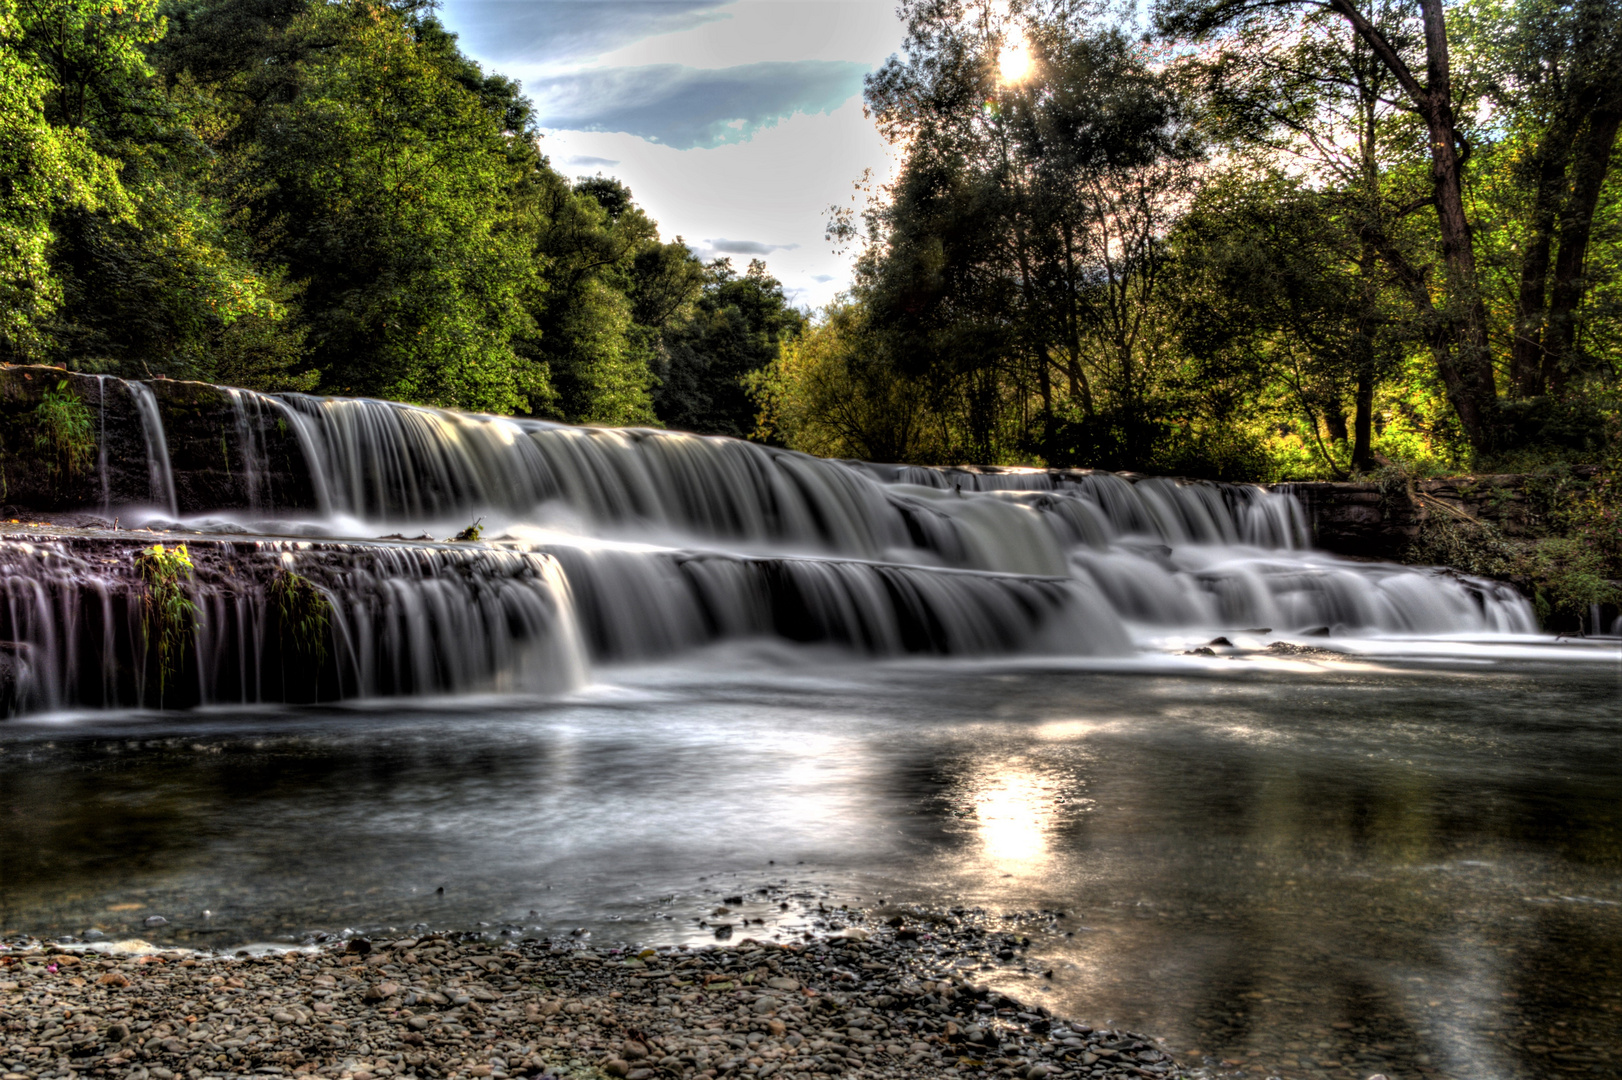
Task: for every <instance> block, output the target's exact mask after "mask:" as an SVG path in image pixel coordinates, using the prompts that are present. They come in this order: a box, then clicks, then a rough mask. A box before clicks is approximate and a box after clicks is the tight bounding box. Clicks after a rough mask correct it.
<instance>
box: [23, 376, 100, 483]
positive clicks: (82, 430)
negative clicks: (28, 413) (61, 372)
mask: <svg viewBox="0 0 1622 1080" xmlns="http://www.w3.org/2000/svg"><path fill="white" fill-rule="evenodd" d="M34 427H35V434H34V449H35V450H39V451H41V452H43V453H46V454H48V455H50V459H49V460H48V461H47V462H46V468H47V469H48V470H50V472H51V473H52V475H54V476H82V475H84V474H85V473H87V472H89V471H90V459H91V457H92V456H93V455H94V454H95V450H96V436H95V428H94V426H93V425H92V423H91V420H90V410H89V408H87V407H86V406H85V403H84V402H83V401H80V400H79V395H78V394H76V393H75V392H74V391H73V390H72V389H70V388H69V387H68V381H67V380H66V379H63V380H61V381H60V382H58V383H57V384H56V389H54V390H47V391H45V396H44V398H42V399H41V400H40V403H39V404H38V405H36V406H35V407H34Z"/></svg>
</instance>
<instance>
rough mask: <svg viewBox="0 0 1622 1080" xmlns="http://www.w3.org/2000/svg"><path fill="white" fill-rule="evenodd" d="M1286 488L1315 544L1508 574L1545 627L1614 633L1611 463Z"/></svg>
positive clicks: (1621, 527)
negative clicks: (1298, 505) (1303, 515)
mask: <svg viewBox="0 0 1622 1080" xmlns="http://www.w3.org/2000/svg"><path fill="white" fill-rule="evenodd" d="M1279 487H1280V489H1281V490H1286V491H1290V492H1291V493H1293V494H1294V495H1295V496H1296V497H1297V498H1298V499H1300V500H1301V502H1302V505H1303V506H1304V507H1305V508H1306V512H1307V517H1308V520H1309V522H1310V524H1311V527H1312V532H1313V537H1314V540H1315V542H1316V543H1317V544H1318V545H1319V546H1320V547H1323V548H1325V549H1327V550H1330V551H1333V552H1336V553H1338V554H1342V555H1351V556H1355V557H1366V558H1382V559H1394V560H1397V561H1399V562H1405V563H1409V564H1413V565H1428V566H1450V567H1453V568H1454V569H1457V570H1460V571H1462V572H1464V573H1467V574H1474V575H1478V576H1480V577H1487V578H1493V579H1496V580H1499V581H1507V582H1509V583H1511V584H1513V585H1514V586H1515V587H1516V588H1517V589H1519V590H1520V591H1521V592H1522V593H1524V594H1525V595H1526V596H1527V597H1528V598H1529V599H1531V601H1532V603H1533V606H1534V607H1535V608H1536V609H1537V613H1538V618H1539V620H1540V621H1541V622H1542V624H1543V625H1544V627H1545V628H1547V629H1549V630H1553V631H1556V632H1561V633H1587V634H1603V633H1618V632H1619V630H1618V626H1617V622H1618V619H1619V617H1622V609H1619V605H1622V468H1619V466H1618V465H1617V464H1615V463H1612V464H1610V465H1587V466H1581V465H1579V466H1570V465H1563V466H1558V467H1552V468H1547V469H1544V470H1541V471H1537V472H1530V473H1506V474H1487V475H1475V476H1450V477H1418V476H1415V475H1413V474H1411V473H1409V472H1407V471H1405V470H1403V469H1400V468H1388V469H1384V470H1382V471H1381V472H1380V473H1378V474H1376V475H1374V476H1372V477H1370V478H1369V479H1367V480H1364V481H1359V482H1348V483H1331V482H1322V483H1297V484H1281V485H1279Z"/></svg>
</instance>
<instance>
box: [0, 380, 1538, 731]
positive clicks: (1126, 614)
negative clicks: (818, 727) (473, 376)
mask: <svg viewBox="0 0 1622 1080" xmlns="http://www.w3.org/2000/svg"><path fill="white" fill-rule="evenodd" d="M90 385H93V386H95V387H96V388H97V390H98V391H99V392H98V395H97V396H98V399H99V402H100V415H99V418H98V421H97V424H98V433H99V442H100V445H99V447H98V461H99V463H100V466H99V467H100V473H101V475H100V477H99V478H97V479H98V480H99V484H98V487H97V493H96V494H97V496H99V501H100V505H101V507H102V508H104V509H105V508H107V507H109V506H112V507H118V506H120V505H122V502H129V503H141V502H147V503H149V504H153V505H156V506H158V507H159V508H161V509H162V510H163V511H164V513H165V515H166V516H165V517H164V518H162V519H159V520H157V521H155V522H154V524H157V525H159V526H161V527H163V528H174V529H179V530H181V531H182V532H186V533H189V534H190V536H189V537H179V538H183V539H190V540H191V542H192V546H193V550H194V553H195V554H196V555H197V558H198V564H197V565H198V570H197V575H196V578H195V580H194V581H192V582H191V583H190V584H189V585H188V590H189V592H188V595H190V596H192V598H193V600H194V602H195V603H196V605H197V608H198V618H197V620H196V624H195V627H194V633H193V643H192V647H191V648H189V649H188V650H187V655H186V659H185V663H184V666H183V668H182V670H179V671H177V672H171V673H167V674H165V675H164V677H163V678H161V679H160V678H159V673H158V672H157V671H156V668H155V666H154V660H153V658H152V654H151V650H149V649H148V648H147V637H146V635H147V632H148V628H147V626H146V625H145V615H144V603H145V600H144V597H145V586H144V585H143V583H142V582H141V580H140V579H139V577H138V576H137V575H136V573H135V570H134V561H133V555H134V552H135V550H136V549H137V546H138V545H136V544H133V543H132V542H131V539H130V538H129V536H128V534H124V533H113V534H100V535H99V536H86V537H83V538H75V539H69V538H45V537H41V538H39V539H37V540H35V541H33V542H19V541H16V540H12V541H8V542H6V543H4V544H0V602H3V604H4V610H3V612H0V682H3V683H4V685H5V686H6V687H8V689H7V690H6V692H5V696H7V697H8V698H9V700H11V701H12V702H13V704H14V705H16V706H17V707H23V708H31V709H39V708H69V707H75V706H93V707H99V706H114V705H130V704H149V705H150V704H158V703H159V698H160V684H161V700H162V703H163V704H164V705H186V704H195V703H220V702H256V701H282V700H292V701H309V700H331V699H337V698H348V697H369V696H379V695H399V694H439V693H463V692H468V691H472V690H480V689H486V690H518V689H528V690H542V691H544V690H555V689H559V688H565V687H568V686H572V685H575V684H576V683H578V682H579V681H581V680H582V679H584V678H586V677H587V675H586V672H587V671H588V669H589V665H590V664H592V663H594V662H598V663H601V662H622V661H635V660H646V659H652V658H659V657H667V656H672V655H676V654H679V653H681V652H682V651H684V650H689V649H692V648H695V647H698V646H702V645H705V644H707V643H712V642H716V641H723V640H730V639H742V638H768V639H777V640H780V641H784V642H791V643H797V644H807V645H827V646H832V647H838V648H842V649H846V650H851V651H854V652H857V653H860V654H863V655H869V656H896V655H906V654H924V655H974V654H995V653H1048V654H1061V655H1062V654H1082V655H1120V654H1125V653H1129V652H1131V651H1132V650H1133V649H1134V648H1135V647H1139V646H1135V645H1134V642H1135V641H1136V642H1138V643H1139V645H1140V646H1141V643H1143V642H1145V641H1153V640H1156V639H1158V638H1162V637H1165V636H1167V635H1171V636H1175V635H1177V634H1183V635H1185V636H1186V635H1188V634H1205V633H1210V634H1217V633H1225V632H1231V631H1235V630H1244V629H1260V628H1267V629H1269V630H1272V631H1274V632H1284V633H1288V632H1299V631H1304V630H1320V629H1321V630H1322V631H1324V632H1328V633H1332V634H1351V635H1370V634H1373V635H1435V634H1460V633H1470V634H1480V633H1528V632H1531V631H1533V630H1534V629H1535V622H1534V620H1533V618H1532V614H1531V609H1530V607H1529V605H1528V604H1527V602H1526V601H1525V600H1524V599H1523V598H1521V597H1520V596H1519V595H1517V594H1516V593H1515V592H1514V590H1513V589H1511V588H1509V587H1508V586H1507V585H1503V584H1501V583H1497V582H1490V581H1484V580H1479V579H1474V578H1469V577H1466V576H1464V575H1461V574H1457V573H1454V572H1452V571H1448V570H1445V569H1430V568H1420V567H1407V566H1397V565H1393V564H1381V563H1367V562H1358V561H1353V560H1348V559H1342V558H1337V557H1334V556H1330V555H1327V554H1324V553H1322V552H1317V551H1314V550H1312V548H1311V546H1310V535H1309V530H1308V527H1307V524H1306V520H1305V517H1304V515H1303V513H1302V509H1301V506H1300V505H1299V504H1298V503H1297V501H1296V500H1295V498H1293V497H1292V496H1290V495H1288V494H1286V493H1283V492H1280V491H1273V490H1268V489H1266V488H1263V487H1260V486H1256V485H1243V484H1217V483H1205V482H1190V481H1180V480H1173V479H1168V478H1159V477H1138V476H1129V475H1116V474H1111V473H1103V472H1091V471H1086V470H1043V469H1003V470H980V469H969V468H925V467H915V466H894V465H875V464H871V463H864V462H854V461H830V460H823V459H818V458H813V457H809V456H807V455H804V454H799V453H795V452H792V451H787V450H781V449H776V448H772V447H766V446H761V445H758V444H754V443H748V442H743V441H739V440H736V439H725V438H706V437H698V436H692V435H685V434H681V433H677V432H667V431H654V430H639V429H599V428H577V427H569V426H567V425H562V424H553V423H546V422H541V421H534V420H522V419H511V418H501V417H488V416H476V415H469V414H463V413H455V412H449V411H446V410H440V409H429V408H420V407H415V406H408V405H400V404H395V403H390V402H381V401H367V400H353V399H342V398H321V397H313V396H310V395H304V394H285V395H265V394H258V393H254V392H251V391H246V390H231V389H223V388H215V387H207V386H203V385H201V384H181V383H156V384H152V385H147V384H143V383H127V384H124V383H120V382H119V380H116V379H110V378H107V377H99V381H98V382H97V383H93V384H90ZM115 385H121V386H124V387H126V388H127V390H128V394H129V399H128V400H129V401H131V402H133V406H132V407H131V408H129V409H128V410H126V412H124V413H121V414H119V416H121V417H123V419H122V420H121V421H120V422H121V423H122V424H123V425H124V429H123V430H122V431H121V432H114V431H113V430H112V427H111V426H110V419H111V418H112V417H113V414H112V413H110V412H109V409H108V401H109V398H108V392H109V391H110V390H111V389H112V387H114V386H115ZM121 400H122V397H121V395H116V394H115V395H114V396H113V401H114V403H115V404H118V403H119V402H120V401H121ZM119 408H124V406H122V405H119ZM115 437H116V438H118V439H122V442H121V443H119V444H118V445H120V446H122V447H125V448H126V449H125V450H124V451H122V452H121V454H120V455H118V456H115V457H114V458H113V459H112V460H109V456H108V446H109V445H112V444H113V443H114V441H115ZM141 446H144V447H145V453H146V462H145V464H146V470H145V477H144V480H145V490H135V487H134V485H136V484H137V483H140V481H139V480H137V475H138V474H137V473H136V471H135V469H133V468H131V467H130V465H132V464H133V463H129V464H125V463H123V462H122V461H121V460H120V459H121V458H123V457H130V456H131V454H130V452H129V451H130V450H134V451H135V453H136V454H138V453H139V450H138V448H139V447H141ZM121 469H122V470H123V471H120V470H121ZM115 475H116V477H117V481H116V483H114V484H113V485H112V486H109V485H110V480H109V478H110V477H114V476H115ZM87 491H88V489H87ZM120 492H122V493H123V494H119V493H120ZM86 498H87V501H89V499H90V498H92V496H89V495H88V494H87V497H86ZM478 518H482V519H484V525H485V530H486V531H485V539H484V540H483V541H482V542H479V543H477V544H466V543H455V544H453V543H439V542H421V540H423V539H426V538H427V537H443V536H446V535H449V534H451V533H454V532H457V531H459V530H461V529H462V528H463V527H465V526H466V525H467V524H468V523H469V522H470V521H473V520H474V519H478ZM385 533H387V534H388V535H386V536H385V535H383V534H385ZM405 536H418V537H419V540H417V541H406V540H404V539H403V538H404V537H405ZM292 537H302V539H291V538H292ZM152 539H156V537H152ZM150 542H151V541H150V539H148V540H145V541H142V543H150ZM285 573H291V574H296V575H298V577H299V578H301V579H302V580H304V581H306V582H308V583H309V584H310V585H311V586H312V587H313V588H315V589H316V590H318V591H319V593H320V595H321V596H323V597H324V598H325V599H326V602H327V604H328V606H329V608H330V625H329V626H328V627H327V629H326V630H325V631H324V632H323V634H322V635H321V640H320V641H319V642H312V641H303V642H302V644H301V643H299V642H296V641H293V640H292V639H290V638H289V637H288V635H287V633H286V632H285V627H283V625H282V621H281V616H280V615H279V614H278V609H277V601H276V599H275V597H274V596H273V590H272V588H271V586H272V583H273V582H274V581H275V580H276V579H277V575H279V574H285ZM300 650H303V651H302V652H301V651H300Z"/></svg>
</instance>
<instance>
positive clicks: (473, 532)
mask: <svg viewBox="0 0 1622 1080" xmlns="http://www.w3.org/2000/svg"><path fill="white" fill-rule="evenodd" d="M483 535H484V519H483V518H482V517H481V518H478V519H477V520H475V521H474V522H473V524H471V525H469V526H468V527H467V528H465V529H463V530H462V531H461V532H459V533H457V534H456V535H455V536H453V537H451V538H450V539H449V540H448V541H446V543H450V544H476V543H478V542H479V537H481V536H483Z"/></svg>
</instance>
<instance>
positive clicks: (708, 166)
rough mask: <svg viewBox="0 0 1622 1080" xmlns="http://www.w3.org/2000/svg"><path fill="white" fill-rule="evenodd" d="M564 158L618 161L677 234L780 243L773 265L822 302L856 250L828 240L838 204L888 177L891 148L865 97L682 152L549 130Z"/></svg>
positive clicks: (617, 172) (619, 136)
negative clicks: (868, 181) (745, 137)
mask: <svg viewBox="0 0 1622 1080" xmlns="http://www.w3.org/2000/svg"><path fill="white" fill-rule="evenodd" d="M541 148H542V149H543V150H545V151H546V152H547V153H548V154H551V155H553V156H554V158H555V159H564V158H567V157H569V156H571V155H573V156H581V155H585V156H592V157H603V158H611V159H614V160H617V161H618V162H619V165H618V166H616V167H615V168H614V169H613V175H614V176H617V177H618V178H619V179H620V180H622V181H624V182H625V184H626V186H628V187H629V188H630V189H631V192H632V194H633V195H634V196H635V198H636V201H637V203H638V204H640V205H641V206H642V207H643V208H644V209H646V210H647V212H648V214H649V215H650V216H652V217H653V218H654V219H655V220H656V221H658V222H659V231H660V232H661V233H662V234H663V235H664V236H665V237H666V238H667V239H670V238H673V237H675V236H683V237H686V238H687V240H688V242H689V243H690V244H692V245H694V246H698V244H699V242H700V241H702V240H703V239H704V238H711V237H748V238H751V239H754V240H756V241H758V242H760V243H763V244H769V245H772V246H774V247H777V248H778V250H776V251H773V252H771V253H769V254H767V255H766V256H764V258H765V261H766V265H767V267H768V268H769V269H770V270H771V272H772V273H773V274H775V275H776V276H777V278H778V279H779V280H781V281H782V282H783V285H784V287H785V288H786V289H788V290H790V291H791V295H793V297H794V298H795V302H796V303H799V304H802V305H806V306H811V307H818V306H821V305H822V304H825V303H827V302H828V301H829V300H831V299H832V298H833V296H834V294H835V293H837V292H839V291H840V290H841V289H843V288H844V287H846V285H848V284H849V282H850V271H851V260H852V256H851V255H845V256H838V255H835V254H834V253H833V252H832V251H831V250H830V247H829V244H828V243H827V241H825V240H824V239H823V227H824V225H825V224H826V223H827V207H828V205H829V204H830V203H835V202H840V203H842V202H845V201H846V200H847V199H848V198H849V197H850V194H851V190H852V184H853V183H854V182H855V181H856V179H857V178H858V177H860V176H861V175H862V170H864V169H867V168H871V169H873V171H874V174H875V176H876V177H878V178H879V179H881V180H882V179H883V178H885V177H888V176H889V175H890V173H891V169H892V164H891V157H890V148H889V146H888V144H886V143H885V142H884V140H883V139H882V138H880V137H879V134H878V132H877V131H875V130H874V129H873V125H872V124H871V123H870V122H869V121H867V120H865V119H864V118H863V117H862V106H861V102H860V101H858V100H854V99H853V100H851V101H848V102H846V103H845V104H844V105H842V106H841V107H840V108H838V109H836V110H834V111H833V112H832V113H830V114H828V115H820V114H819V115H815V116H806V115H798V116H794V117H791V118H789V119H787V120H785V121H783V122H782V123H781V124H778V125H777V126H776V127H773V128H767V129H764V130H761V131H757V132H756V133H755V135H754V137H753V138H752V139H750V140H749V141H748V142H742V143H730V144H727V145H724V146H717V147H713V148H709V149H697V150H675V149H672V148H671V147H668V146H660V145H658V144H656V143H650V142H647V141H646V140H644V139H639V138H637V137H635V136H634V135H626V134H624V133H618V132H602V133H599V132H581V131H549V132H547V135H546V138H545V140H543V141H542V143H541Z"/></svg>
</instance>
